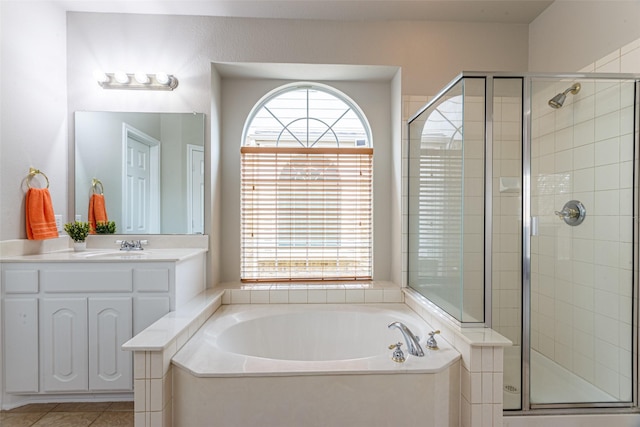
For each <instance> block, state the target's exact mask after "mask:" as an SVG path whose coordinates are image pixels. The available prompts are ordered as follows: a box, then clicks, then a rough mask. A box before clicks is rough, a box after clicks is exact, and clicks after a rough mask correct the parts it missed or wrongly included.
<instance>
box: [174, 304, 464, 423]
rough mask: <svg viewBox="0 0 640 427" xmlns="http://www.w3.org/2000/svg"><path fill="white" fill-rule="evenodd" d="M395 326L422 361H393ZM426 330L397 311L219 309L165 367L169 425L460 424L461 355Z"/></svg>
mask: <svg viewBox="0 0 640 427" xmlns="http://www.w3.org/2000/svg"><path fill="white" fill-rule="evenodd" d="M394 321H400V322H403V323H405V324H406V325H407V326H408V327H409V328H410V329H411V330H412V331H413V332H414V334H416V335H419V336H421V340H420V341H421V344H422V346H423V348H425V353H426V354H425V356H424V357H415V356H411V355H408V354H407V356H406V357H407V360H406V362H404V363H397V362H394V361H393V360H391V353H392V351H391V350H389V345H390V344H392V343H396V342H398V341H402V342H404V340H403V337H402V334H401V333H400V331H398V330H396V329H389V328H388V327H387V325H388V324H389V323H391V322H394ZM431 330H432V328H430V327H429V325H427V324H426V323H425V322H424V321H423V320H422V319H421V318H419V317H418V316H417V315H415V313H414V312H413V311H412V310H411V309H410V308H408V307H407V306H406V305H404V304H361V305H346V304H337V305H333V304H301V305H296V304H283V305H279V304H271V305H269V304H265V305H226V306H222V307H221V308H220V309H219V310H218V311H216V312H215V313H214V314H213V316H211V318H209V320H208V321H207V322H206V323H205V324H204V325H203V326H202V327H201V328H200V330H199V331H198V332H197V333H196V334H194V335H193V337H192V338H191V339H190V340H189V342H187V343H186V344H185V345H184V346H183V347H182V349H181V350H180V351H178V353H176V355H175V356H174V357H173V359H172V364H173V368H172V370H173V396H174V398H173V399H174V400H173V411H174V412H173V418H174V425H179V426H181V427H189V426H197V427H200V426H203V425H207V426H218V425H219V426H265V427H268V426H279V427H286V426H343V425H344V426H347V425H349V426H360V425H368V426H378V425H380V426H385V425H403V424H404V423H412V424H418V425H421V426H434V427H446V426H457V425H459V419H458V413H459V409H458V408H459V396H460V385H459V384H460V379H459V378H460V373H459V359H460V355H459V353H457V352H456V351H455V349H453V348H452V347H451V346H450V345H449V344H448V343H446V342H445V341H444V340H443V339H439V342H438V343H439V347H440V348H439V349H438V350H427V349H426V347H425V345H424V342H425V341H426V339H425V337H426V336H427V333H428V332H429V331H431ZM402 348H403V349H406V344H405V345H403V346H402ZM405 353H406V351H405Z"/></svg>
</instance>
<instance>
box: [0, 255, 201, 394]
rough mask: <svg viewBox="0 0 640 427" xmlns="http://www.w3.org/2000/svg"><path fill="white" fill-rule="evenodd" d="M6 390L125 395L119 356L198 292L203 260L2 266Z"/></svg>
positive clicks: (126, 361)
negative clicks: (131, 341) (125, 346)
mask: <svg viewBox="0 0 640 427" xmlns="http://www.w3.org/2000/svg"><path fill="white" fill-rule="evenodd" d="M1 267H2V299H3V301H2V302H3V306H2V323H3V334H2V335H3V343H2V345H3V359H4V379H5V384H4V389H5V392H6V393H14V394H47V393H57V394H60V393H82V392H87V393H99V392H130V391H131V390H133V373H132V355H131V353H130V352H128V351H123V350H122V349H121V347H122V344H124V343H125V342H126V341H128V340H129V339H131V338H132V337H133V336H134V335H136V334H137V333H139V332H140V331H142V330H143V329H144V328H146V327H147V326H149V325H150V324H151V323H153V322H154V321H156V320H157V319H159V318H160V317H162V316H164V315H165V314H167V313H168V312H170V311H172V310H175V308H176V305H180V304H181V303H182V302H186V301H187V300H189V299H191V298H192V297H193V296H195V295H196V294H197V293H199V292H201V291H202V290H203V289H204V286H205V283H204V254H202V255H201V256H199V255H198V256H194V257H189V258H187V259H185V260H180V261H178V262H175V261H173V262H164V261H146V262H141V261H120V262H86V261H85V262H44V261H43V262H3V263H2V264H1Z"/></svg>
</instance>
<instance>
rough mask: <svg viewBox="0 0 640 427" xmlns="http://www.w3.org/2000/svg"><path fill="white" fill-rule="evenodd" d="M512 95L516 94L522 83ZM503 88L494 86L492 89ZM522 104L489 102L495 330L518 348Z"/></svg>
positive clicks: (519, 100) (509, 99)
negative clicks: (490, 106) (490, 112)
mask: <svg viewBox="0 0 640 427" xmlns="http://www.w3.org/2000/svg"><path fill="white" fill-rule="evenodd" d="M514 83H516V84H517V86H518V87H516V88H514V89H517V92H516V93H520V92H521V90H520V86H521V85H520V83H519V81H518V82H509V83H508V84H510V85H511V86H513V84H514ZM499 84H502V82H499V81H497V80H496V81H495V85H496V89H498V87H497V86H498V85H499ZM521 116H522V98H521V97H520V96H511V97H509V96H502V97H500V96H495V97H494V102H493V233H492V236H493V241H492V253H493V266H492V279H491V281H492V299H493V306H492V307H493V311H492V315H493V319H492V326H493V329H495V330H497V331H498V332H500V334H502V335H504V336H505V337H507V338H509V339H510V340H511V342H512V343H513V345H514V346H519V345H520V344H521V317H522V310H521V306H522V286H521V281H522V279H521V277H522V274H521V264H522V263H521V253H522V251H521V248H522V243H521V242H522V240H521V234H522V221H521V217H522V211H521V206H522V190H521V186H520V183H521V180H522V173H521V168H522V120H521Z"/></svg>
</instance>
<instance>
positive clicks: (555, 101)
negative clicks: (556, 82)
mask: <svg viewBox="0 0 640 427" xmlns="http://www.w3.org/2000/svg"><path fill="white" fill-rule="evenodd" d="M581 87H582V86H580V83H574V84H573V86H571V87H570V88H569V89H567V90H565V91H564V92H562V93H559V94H557V95H556V96H554V97H553V98H551V99H550V100H549V106H550V107H551V108H560V107H562V104H564V101H565V99H567V94H568V93H571V94H572V95H575V94H576V93H578V92H580V88H581Z"/></svg>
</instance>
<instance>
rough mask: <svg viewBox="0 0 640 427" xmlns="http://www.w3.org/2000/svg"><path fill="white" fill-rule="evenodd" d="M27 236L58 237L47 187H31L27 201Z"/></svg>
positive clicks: (35, 237) (41, 238) (39, 238)
mask: <svg viewBox="0 0 640 427" xmlns="http://www.w3.org/2000/svg"><path fill="white" fill-rule="evenodd" d="M25 212H26V216H27V238H28V239H29V240H44V239H55V238H56V237H58V229H57V228H56V217H55V215H54V213H53V203H52V202H51V194H49V189H47V188H29V190H28V191H27V198H26V201H25Z"/></svg>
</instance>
